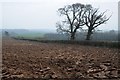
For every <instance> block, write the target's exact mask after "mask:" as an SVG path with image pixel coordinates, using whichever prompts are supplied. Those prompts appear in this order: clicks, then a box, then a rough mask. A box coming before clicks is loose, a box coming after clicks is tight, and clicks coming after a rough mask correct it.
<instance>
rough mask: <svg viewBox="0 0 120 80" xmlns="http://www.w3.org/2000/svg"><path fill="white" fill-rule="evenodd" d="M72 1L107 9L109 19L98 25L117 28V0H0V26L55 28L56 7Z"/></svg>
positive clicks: (12, 27) (101, 27)
mask: <svg viewBox="0 0 120 80" xmlns="http://www.w3.org/2000/svg"><path fill="white" fill-rule="evenodd" d="M72 3H84V4H92V5H93V7H96V8H100V12H103V11H105V10H108V12H107V13H106V15H107V16H108V17H109V16H110V15H111V14H112V17H111V18H110V20H109V21H108V22H107V23H106V24H103V25H102V26H99V27H98V28H99V29H102V30H111V29H114V30H117V29H118V0H114V1H112V0H1V2H0V26H1V27H0V28H4V29H46V28H47V29H56V22H57V21H59V20H60V17H59V15H58V13H57V9H58V8H60V7H64V5H68V4H72Z"/></svg>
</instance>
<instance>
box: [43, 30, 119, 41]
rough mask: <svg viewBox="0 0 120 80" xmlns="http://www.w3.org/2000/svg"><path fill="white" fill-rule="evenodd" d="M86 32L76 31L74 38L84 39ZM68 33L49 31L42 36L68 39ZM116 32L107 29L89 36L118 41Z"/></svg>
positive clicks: (99, 39) (94, 38) (96, 38)
mask: <svg viewBox="0 0 120 80" xmlns="http://www.w3.org/2000/svg"><path fill="white" fill-rule="evenodd" d="M86 34H87V33H86V32H78V33H77V34H76V39H75V40H77V41H78V40H85V36H86ZM68 35H69V34H67V33H64V34H56V33H49V34H45V35H44V38H45V39H47V40H69V39H70V38H69V36H68ZM118 35H119V34H118V33H117V32H115V31H108V32H95V33H94V34H93V35H92V36H91V38H92V39H91V40H92V41H118V38H119V37H118Z"/></svg>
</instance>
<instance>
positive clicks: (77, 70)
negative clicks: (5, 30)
mask: <svg viewBox="0 0 120 80" xmlns="http://www.w3.org/2000/svg"><path fill="white" fill-rule="evenodd" d="M119 51H120V50H118V49H115V48H114V49H112V48H102V47H93V46H81V45H75V44H58V43H40V42H30V41H21V40H14V39H3V44H2V79H9V78H13V79H15V78H27V79H30V78H34V79H37V78H43V79H59V78H68V79H73V78H74V79H80V78H86V79H98V78H101V79H102V78H106V79H118V77H119V74H118V73H119V72H118V71H119V70H120V69H119V63H118V60H119V56H118V53H119Z"/></svg>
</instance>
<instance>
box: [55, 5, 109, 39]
mask: <svg viewBox="0 0 120 80" xmlns="http://www.w3.org/2000/svg"><path fill="white" fill-rule="evenodd" d="M58 12H59V13H60V16H64V17H65V19H64V20H63V21H61V22H57V24H56V27H57V31H58V32H63V33H68V34H69V35H70V40H75V37H76V32H77V30H78V29H82V26H87V28H88V31H87V35H86V40H90V37H91V35H92V34H93V30H94V29H95V28H96V27H98V26H99V25H101V24H104V23H105V22H107V21H108V20H109V19H110V17H108V18H107V17H106V15H105V12H106V11H105V12H103V13H100V12H99V8H98V9H96V8H93V7H92V5H89V4H87V5H84V4H81V3H76V4H72V5H67V6H64V7H63V8H59V9H58Z"/></svg>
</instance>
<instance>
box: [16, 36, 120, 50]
mask: <svg viewBox="0 0 120 80" xmlns="http://www.w3.org/2000/svg"><path fill="white" fill-rule="evenodd" d="M14 39H16V40H25V41H35V42H42V43H63V44H78V45H85V46H96V47H109V48H120V42H116V41H115V42H114V41H113V42H111V41H86V40H85V41H71V40H40V39H27V38H15V37H14Z"/></svg>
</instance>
